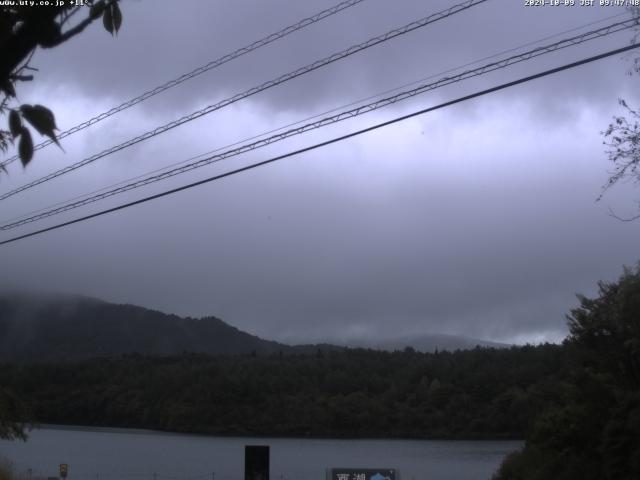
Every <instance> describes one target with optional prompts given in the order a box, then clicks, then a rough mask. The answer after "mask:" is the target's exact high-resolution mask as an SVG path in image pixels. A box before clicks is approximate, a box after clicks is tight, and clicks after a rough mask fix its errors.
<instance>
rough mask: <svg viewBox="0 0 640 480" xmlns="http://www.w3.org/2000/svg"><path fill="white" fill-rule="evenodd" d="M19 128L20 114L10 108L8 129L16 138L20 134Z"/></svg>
mask: <svg viewBox="0 0 640 480" xmlns="http://www.w3.org/2000/svg"><path fill="white" fill-rule="evenodd" d="M21 128H22V120H20V114H19V113H18V111H17V110H11V112H9V130H10V131H11V136H13V138H16V137H17V136H18V135H20V129H21Z"/></svg>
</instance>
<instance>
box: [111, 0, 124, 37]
mask: <svg viewBox="0 0 640 480" xmlns="http://www.w3.org/2000/svg"><path fill="white" fill-rule="evenodd" d="M111 9H112V10H113V15H112V16H113V28H114V30H115V32H116V33H118V31H119V30H120V26H121V25H122V12H121V11H120V7H119V6H118V3H117V2H114V3H112V4H111Z"/></svg>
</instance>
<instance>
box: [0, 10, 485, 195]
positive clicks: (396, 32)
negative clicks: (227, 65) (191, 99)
mask: <svg viewBox="0 0 640 480" xmlns="http://www.w3.org/2000/svg"><path fill="white" fill-rule="evenodd" d="M486 1H488V0H466V1H465V2H462V3H459V4H457V5H454V6H452V7H449V8H447V9H445V10H442V11H440V12H437V13H434V14H432V15H429V16H427V17H424V18H422V19H420V20H417V21H414V22H411V23H408V24H406V25H404V26H402V27H399V28H395V29H393V30H390V31H388V32H386V33H384V34H382V35H378V36H376V37H373V38H370V39H369V40H367V41H365V42H362V43H360V44H357V45H352V46H351V47H349V48H347V49H345V50H342V51H341V52H338V53H334V54H333V55H330V56H328V57H325V58H323V59H322V60H317V61H315V62H313V63H310V64H308V65H306V66H304V67H301V68H298V69H297V70H294V71H292V72H289V73H287V74H284V75H281V76H280V77H277V78H275V79H273V80H270V81H268V82H265V83H263V84H261V85H259V86H257V87H253V88H250V89H249V90H246V91H244V92H242V93H238V94H236V95H234V96H233V97H230V98H227V99H225V100H222V101H220V102H218V103H215V104H213V105H209V106H207V107H205V108H203V109H201V110H197V111H195V112H193V113H191V114H189V115H185V116H183V117H181V118H179V119H178V120H174V121H172V122H169V123H167V124H165V125H163V126H160V127H158V128H156V129H154V130H150V131H148V132H146V133H144V134H142V135H139V136H137V137H135V138H132V139H130V140H127V141H126V142H124V143H121V144H119V145H116V146H114V147H111V148H108V149H107V150H103V151H102V152H100V153H97V154H95V155H92V156H90V157H87V158H85V159H84V160H81V161H79V162H77V163H74V164H72V165H69V166H67V167H65V168H62V169H60V170H57V171H55V172H53V173H50V174H48V175H45V176H44V177H41V178H39V179H37V180H34V181H32V182H30V183H27V184H26V185H23V186H21V187H18V188H15V189H13V190H11V191H9V192H6V193H4V194H2V195H0V200H5V199H7V198H9V197H12V196H13V195H16V194H18V193H20V192H23V191H25V190H28V189H30V188H33V187H35V186H37V185H40V184H42V183H44V182H47V181H49V180H53V179H54V178H57V177H59V176H61V175H64V174H66V173H69V172H72V171H74V170H77V169H78V168H81V167H83V166H85V165H88V164H90V163H93V162H95V161H96V160H98V159H100V158H103V157H106V156H107V155H111V154H112V153H116V152H118V151H120V150H123V149H125V148H127V147H130V146H132V145H135V144H137V143H139V142H142V141H143V140H147V139H149V138H152V137H155V136H156V135H160V134H162V133H164V132H166V131H168V130H171V129H172V128H175V127H177V126H179V125H182V124H184V123H186V122H190V121H191V120H195V119H196V118H200V117H202V116H204V115H207V114H209V113H211V112H214V111H216V110H219V109H221V108H224V107H226V106H228V105H231V104H232V103H235V102H237V101H239V100H242V99H244V98H247V97H250V96H252V95H255V94H257V93H259V92H262V91H264V90H267V89H268V88H271V87H275V86H276V85H280V84H281V83H284V82H286V81H289V80H292V79H294V78H296V77H299V76H301V75H304V74H306V73H309V72H312V71H314V70H317V69H318V68H320V67H324V66H325V65H329V64H330V63H333V62H336V61H338V60H341V59H343V58H346V57H349V56H351V55H353V54H355V53H357V52H360V51H362V50H366V49H368V48H371V47H373V46H375V45H378V44H380V43H383V42H386V41H388V40H391V39H393V38H395V37H398V36H400V35H404V34H407V33H409V32H412V31H413V30H416V29H418V28H422V27H425V26H427V25H429V24H431V23H434V22H437V21H439V20H443V19H445V18H448V17H450V16H452V15H455V14H457V13H460V12H462V11H464V10H467V9H469V8H471V7H474V6H476V5H479V4H481V3H484V2H486Z"/></svg>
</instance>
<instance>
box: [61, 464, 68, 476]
mask: <svg viewBox="0 0 640 480" xmlns="http://www.w3.org/2000/svg"><path fill="white" fill-rule="evenodd" d="M67 473H69V465H68V464H66V463H61V464H60V476H61V477H62V478H67Z"/></svg>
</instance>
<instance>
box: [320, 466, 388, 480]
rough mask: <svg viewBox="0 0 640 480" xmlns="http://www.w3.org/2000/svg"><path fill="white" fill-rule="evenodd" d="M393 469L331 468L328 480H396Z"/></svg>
mask: <svg viewBox="0 0 640 480" xmlns="http://www.w3.org/2000/svg"><path fill="white" fill-rule="evenodd" d="M397 473H398V471H397V470H396V469H395V468H332V469H331V478H330V480H398V477H397Z"/></svg>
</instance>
